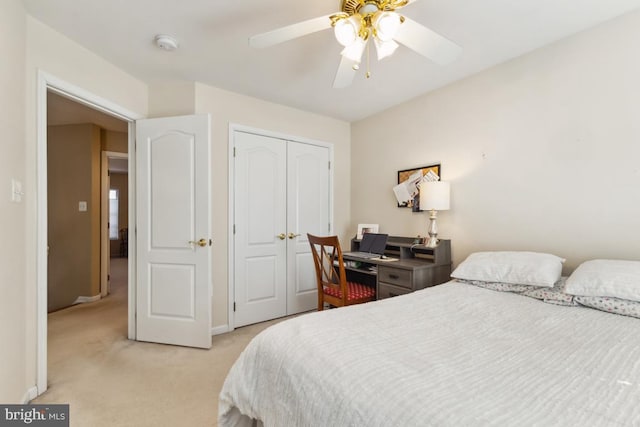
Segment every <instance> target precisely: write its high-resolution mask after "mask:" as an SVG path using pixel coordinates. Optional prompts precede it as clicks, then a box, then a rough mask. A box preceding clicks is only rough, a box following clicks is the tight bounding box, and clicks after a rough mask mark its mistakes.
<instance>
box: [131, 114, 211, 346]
mask: <svg viewBox="0 0 640 427" xmlns="http://www.w3.org/2000/svg"><path fill="white" fill-rule="evenodd" d="M209 122H210V119H209V116H208V115H196V116H181V117H169V118H159V119H149V120H139V121H138V122H136V144H137V145H136V161H137V164H136V170H137V174H136V185H137V195H138V196H137V200H138V205H137V224H138V226H137V293H136V313H137V314H136V330H137V339H138V340H140V341H150V342H158V343H164V344H175V345H183V346H189V347H202V348H210V347H211V285H210V283H211V266H210V264H211V247H210V245H211V240H210V239H211V236H210V227H211V225H210V224H211V221H210V218H211V215H210V210H211V202H210V198H211V191H210V186H211V179H210V171H209V159H210V157H209V146H210V143H209V141H210V134H209V132H210V130H209V129H210V124H209Z"/></svg>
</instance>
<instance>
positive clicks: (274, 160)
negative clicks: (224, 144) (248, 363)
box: [234, 132, 287, 327]
mask: <svg viewBox="0 0 640 427" xmlns="http://www.w3.org/2000/svg"><path fill="white" fill-rule="evenodd" d="M234 137H235V141H234V143H235V145H234V146H235V159H234V160H235V167H234V172H235V179H234V183H235V188H234V200H235V202H234V204H235V206H234V212H235V218H234V228H235V236H234V237H235V242H234V243H235V244H234V247H235V255H234V263H235V266H234V279H235V283H234V284H235V286H234V288H235V304H234V305H235V316H234V319H235V321H234V324H235V327H239V326H244V325H249V324H252V323H257V322H262V321H264V320H268V319H275V318H277V317H282V316H285V315H286V314H287V295H286V290H287V277H286V276H287V268H286V266H287V257H286V253H287V237H286V229H287V215H286V209H287V174H286V170H287V146H286V144H285V143H284V142H283V141H282V140H280V139H277V138H270V137H267V136H262V135H254V134H250V133H245V132H235V134H234Z"/></svg>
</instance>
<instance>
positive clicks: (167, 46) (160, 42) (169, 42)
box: [155, 34, 178, 51]
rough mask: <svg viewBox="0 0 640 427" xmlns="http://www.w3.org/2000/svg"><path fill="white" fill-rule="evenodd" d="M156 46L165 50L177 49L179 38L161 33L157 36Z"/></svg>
mask: <svg viewBox="0 0 640 427" xmlns="http://www.w3.org/2000/svg"><path fill="white" fill-rule="evenodd" d="M155 42H156V46H158V47H159V48H160V49H163V50H168V51H172V50H176V49H177V48H178V40H176V39H175V38H173V37H171V36H167V35H165V34H159V35H157V36H156V38H155Z"/></svg>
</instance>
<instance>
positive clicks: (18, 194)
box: [11, 179, 24, 203]
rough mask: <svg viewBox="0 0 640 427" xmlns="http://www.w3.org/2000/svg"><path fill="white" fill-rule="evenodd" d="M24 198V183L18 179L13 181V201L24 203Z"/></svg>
mask: <svg viewBox="0 0 640 427" xmlns="http://www.w3.org/2000/svg"><path fill="white" fill-rule="evenodd" d="M22 196H24V191H22V182H21V181H18V180H17V179H12V180H11V201H12V202H15V203H20V202H22Z"/></svg>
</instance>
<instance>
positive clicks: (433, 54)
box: [395, 16, 462, 65]
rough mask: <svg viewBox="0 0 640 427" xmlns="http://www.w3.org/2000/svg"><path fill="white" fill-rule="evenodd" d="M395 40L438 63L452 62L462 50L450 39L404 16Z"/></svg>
mask: <svg viewBox="0 0 640 427" xmlns="http://www.w3.org/2000/svg"><path fill="white" fill-rule="evenodd" d="M395 40H396V41H397V42H398V43H402V44H403V45H405V46H406V47H408V48H409V49H411V50H415V51H416V52H418V53H419V54H420V55H422V56H425V57H427V58H429V59H430V60H432V61H433V62H435V63H436V64H438V65H447V64H449V63H451V62H453V61H454V60H455V59H456V58H458V56H459V55H460V52H462V48H461V47H460V46H458V45H457V44H455V43H454V42H452V41H451V40H449V39H446V38H444V37H443V36H441V35H440V34H438V33H436V32H435V31H433V30H430V29H428V28H427V27H424V26H422V25H420V24H418V23H417V22H416V21H413V20H411V19H409V18H407V17H406V16H405V17H404V22H403V23H402V25H400V28H399V29H398V33H397V34H396V37H395Z"/></svg>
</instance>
